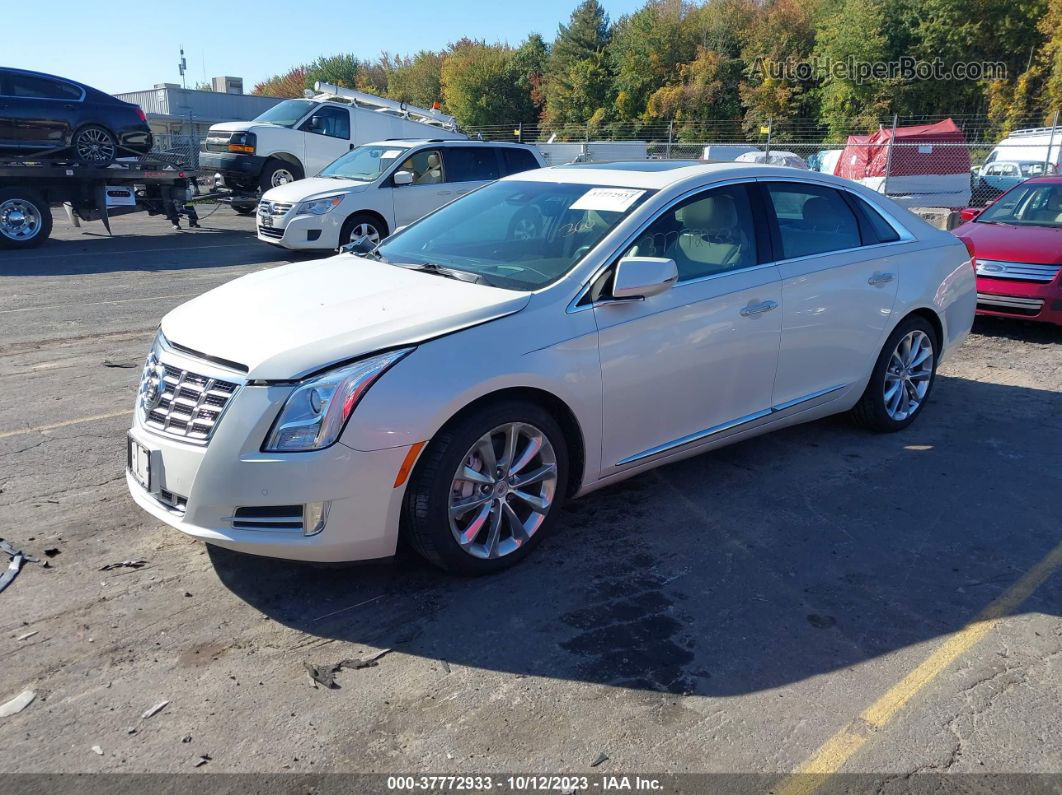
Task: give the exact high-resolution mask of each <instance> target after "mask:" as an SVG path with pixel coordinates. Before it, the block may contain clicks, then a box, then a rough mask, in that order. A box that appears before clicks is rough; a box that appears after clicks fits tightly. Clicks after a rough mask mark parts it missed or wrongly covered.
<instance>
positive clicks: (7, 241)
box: [0, 188, 52, 248]
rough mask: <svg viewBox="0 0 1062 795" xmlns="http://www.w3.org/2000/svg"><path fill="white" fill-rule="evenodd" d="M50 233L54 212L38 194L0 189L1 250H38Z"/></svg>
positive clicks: (28, 191)
mask: <svg viewBox="0 0 1062 795" xmlns="http://www.w3.org/2000/svg"><path fill="white" fill-rule="evenodd" d="M51 233H52V212H51V210H50V209H49V208H48V203H47V202H46V201H44V199H43V198H41V196H40V195H39V194H38V193H36V192H34V191H31V190H25V189H23V188H3V189H0V248H32V247H33V246H39V245H40V244H41V243H43V242H44V241H45V240H47V239H48V236H49V235H50V234H51Z"/></svg>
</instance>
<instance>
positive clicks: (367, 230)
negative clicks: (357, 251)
mask: <svg viewBox="0 0 1062 795" xmlns="http://www.w3.org/2000/svg"><path fill="white" fill-rule="evenodd" d="M362 238H366V239H368V241H369V242H370V243H372V244H373V245H376V244H377V243H379V242H380V230H379V229H377V228H376V227H375V226H373V225H372V224H355V226H354V228H353V229H351V230H350V238H349V239H348V240H347V242H348V243H354V242H356V241H358V240H361V239H362Z"/></svg>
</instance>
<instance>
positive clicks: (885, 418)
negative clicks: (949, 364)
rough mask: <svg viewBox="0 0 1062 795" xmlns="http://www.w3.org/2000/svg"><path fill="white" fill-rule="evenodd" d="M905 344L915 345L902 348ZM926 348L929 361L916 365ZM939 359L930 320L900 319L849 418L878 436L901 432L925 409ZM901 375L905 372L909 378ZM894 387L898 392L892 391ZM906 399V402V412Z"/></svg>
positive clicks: (916, 316) (938, 345) (879, 355)
mask: <svg viewBox="0 0 1062 795" xmlns="http://www.w3.org/2000/svg"><path fill="white" fill-rule="evenodd" d="M908 341H911V342H913V343H914V345H908V346H907V347H906V348H905V347H904V346H905V344H906V343H907V342H908ZM915 345H917V349H916V348H915ZM926 346H928V350H929V356H930V358H929V360H928V362H927V361H925V360H923V361H921V362H919V361H918V359H919V357H921V356H922V355H923V354H924V353H925V351H926V350H927V348H926ZM939 358H940V342H939V341H938V340H937V332H936V329H934V328H933V326H932V325H931V324H930V323H929V321H928V320H926V319H925V318H923V317H920V316H919V315H911V316H910V317H907V318H905V319H904V320H902V321H901V322H900V324H899V325H898V326H897V327H896V328H895V329H894V330H893V332H892V334H890V335H889V338H888V339H887V340H886V341H885V345H884V347H882V349H881V353H879V354H878V360H877V362H876V363H875V364H874V371H873V372H872V373H871V375H870V382H869V383H868V384H867V388H866V390H864V392H863V396H862V397H861V398H860V399H859V403H857V404H856V406H855V408H853V409H852V412H851V416H852V419H853V420H855V422H856V423H857V424H859V425H861V426H863V427H864V428H869V429H870V430H872V431H877V432H878V433H894V432H896V431H902V430H903V429H904V428H906V427H907V426H908V425H910V424H911V423H912V422H914V421H915V419H916V418H917V417H918V415H920V414H921V413H922V409H923V408H925V405H926V402H927V401H928V400H929V396H930V394H931V393H932V391H933V384H934V383H935V382H936V377H937V360H938V359H939ZM912 362H914V363H915V364H912ZM903 373H908V374H909V377H907V376H904V375H903ZM887 382H888V383H887ZM922 383H924V384H925V391H924V392H923V391H921V389H920V385H921V384H922ZM894 387H895V390H899V391H898V392H897V391H894ZM887 391H888V392H887ZM905 398H906V400H907V401H908V402H907V404H906V408H907V410H906V411H905V410H904V401H905ZM914 398H916V399H914Z"/></svg>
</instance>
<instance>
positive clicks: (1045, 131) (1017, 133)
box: [1010, 127, 1059, 138]
mask: <svg viewBox="0 0 1062 795" xmlns="http://www.w3.org/2000/svg"><path fill="white" fill-rule="evenodd" d="M1052 132H1054V133H1055V134H1056V135H1058V134H1059V130H1058V129H1057V128H1053V127H1029V128H1027V129H1024V130H1014V131H1013V132H1012V133H1011V134H1010V137H1011V138H1019V137H1021V136H1025V135H1050V134H1051V133H1052Z"/></svg>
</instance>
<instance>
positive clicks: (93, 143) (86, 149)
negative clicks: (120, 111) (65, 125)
mask: <svg viewBox="0 0 1062 795" xmlns="http://www.w3.org/2000/svg"><path fill="white" fill-rule="evenodd" d="M70 149H71V151H73V153H74V159H75V160H76V161H77V162H78V163H84V164H86V165H90V166H109V165H110V164H111V163H113V162H114V159H115V158H116V157H118V141H117V140H116V139H115V137H114V133H112V132H111V131H110V130H108V129H107V128H106V127H101V126H100V125H98V124H88V125H86V126H84V127H82V128H81V129H80V130H78V131H77V132H75V133H74V135H73V137H72V138H71V139H70Z"/></svg>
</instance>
